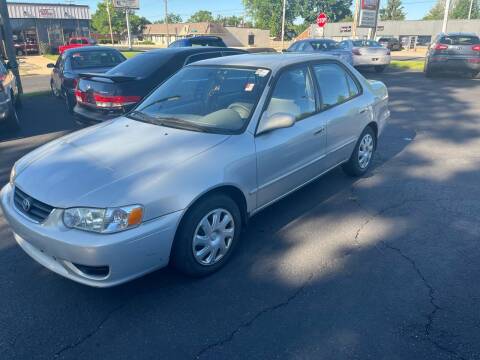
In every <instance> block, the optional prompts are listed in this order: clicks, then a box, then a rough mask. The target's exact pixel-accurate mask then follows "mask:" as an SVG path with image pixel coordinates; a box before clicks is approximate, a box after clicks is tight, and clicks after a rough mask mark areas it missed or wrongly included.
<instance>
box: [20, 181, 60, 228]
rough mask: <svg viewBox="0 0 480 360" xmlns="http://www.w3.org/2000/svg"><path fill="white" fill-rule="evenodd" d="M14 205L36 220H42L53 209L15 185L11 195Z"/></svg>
mask: <svg viewBox="0 0 480 360" xmlns="http://www.w3.org/2000/svg"><path fill="white" fill-rule="evenodd" d="M13 201H14V203H15V207H16V208H17V210H18V211H20V212H21V213H22V214H24V215H25V216H27V217H28V218H30V219H32V220H33V221H36V222H39V223H41V222H44V221H45V220H46V219H47V217H48V216H49V215H50V213H51V212H52V210H53V207H52V206H50V205H47V204H44V203H42V202H41V201H38V200H35V199H33V198H32V197H30V196H28V195H27V194H25V193H24V192H23V191H22V190H20V189H19V188H17V187H15V193H14V195H13Z"/></svg>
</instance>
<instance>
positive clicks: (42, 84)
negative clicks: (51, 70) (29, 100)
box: [22, 75, 50, 94]
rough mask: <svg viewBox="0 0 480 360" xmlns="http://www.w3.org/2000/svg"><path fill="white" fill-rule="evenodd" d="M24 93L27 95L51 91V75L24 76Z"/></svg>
mask: <svg viewBox="0 0 480 360" xmlns="http://www.w3.org/2000/svg"><path fill="white" fill-rule="evenodd" d="M22 86H23V92H24V93H25V94H28V93H34V92H40V91H48V90H50V75H26V76H22Z"/></svg>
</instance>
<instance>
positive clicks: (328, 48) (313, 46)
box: [286, 39, 353, 65]
mask: <svg viewBox="0 0 480 360" xmlns="http://www.w3.org/2000/svg"><path fill="white" fill-rule="evenodd" d="M286 52H322V53H323V54H329V55H333V56H337V57H339V58H340V59H342V60H343V61H345V62H346V63H347V64H350V65H353V56H352V52H351V51H350V50H345V49H342V48H341V47H340V44H339V43H338V42H336V41H335V40H330V39H306V40H299V41H296V42H294V43H293V44H292V45H290V47H289V48H288V49H287V50H286Z"/></svg>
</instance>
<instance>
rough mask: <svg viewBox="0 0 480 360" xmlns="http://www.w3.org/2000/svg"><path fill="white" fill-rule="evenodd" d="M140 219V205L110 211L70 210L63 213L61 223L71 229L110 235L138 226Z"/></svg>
mask: <svg viewBox="0 0 480 360" xmlns="http://www.w3.org/2000/svg"><path fill="white" fill-rule="evenodd" d="M142 217H143V207H142V206H140V205H132V206H124V207H120V208H110V209H92V208H70V209H66V210H65V211H64V212H63V223H64V224H65V226H66V227H68V228H71V229H79V230H85V231H92V232H97V233H104V234H110V233H115V232H119V231H123V230H127V229H131V228H133V227H136V226H138V225H140V224H141V222H142Z"/></svg>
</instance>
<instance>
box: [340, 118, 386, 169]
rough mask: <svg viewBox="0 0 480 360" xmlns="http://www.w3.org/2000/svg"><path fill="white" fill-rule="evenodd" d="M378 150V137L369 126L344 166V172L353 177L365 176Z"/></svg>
mask: <svg viewBox="0 0 480 360" xmlns="http://www.w3.org/2000/svg"><path fill="white" fill-rule="evenodd" d="M376 148H377V137H376V135H375V131H374V130H373V129H372V128H371V127H370V126H367V127H366V128H365V130H363V132H362V135H360V138H359V139H358V141H357V144H356V145H355V149H354V150H353V153H352V156H350V159H349V160H348V162H346V163H345V164H343V165H342V168H343V171H345V173H346V174H347V175H349V176H352V177H359V176H362V175H364V174H365V173H366V172H367V171H368V169H370V167H371V165H372V162H373V157H374V155H375V150H376Z"/></svg>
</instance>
